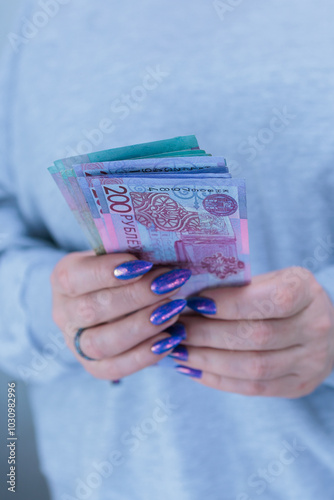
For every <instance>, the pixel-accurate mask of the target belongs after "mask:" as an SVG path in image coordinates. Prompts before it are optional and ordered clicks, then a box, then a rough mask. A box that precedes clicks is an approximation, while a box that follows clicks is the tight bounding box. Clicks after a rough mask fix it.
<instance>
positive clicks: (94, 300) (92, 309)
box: [62, 268, 182, 328]
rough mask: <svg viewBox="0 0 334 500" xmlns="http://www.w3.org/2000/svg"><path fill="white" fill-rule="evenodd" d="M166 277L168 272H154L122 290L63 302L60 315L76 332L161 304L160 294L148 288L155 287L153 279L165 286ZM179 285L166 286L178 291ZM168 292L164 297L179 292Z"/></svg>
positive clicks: (117, 289) (100, 291)
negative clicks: (66, 319)
mask: <svg viewBox="0 0 334 500" xmlns="http://www.w3.org/2000/svg"><path fill="white" fill-rule="evenodd" d="M178 272H180V273H181V274H182V270H175V271H174V272H173V276H174V275H175V273H178ZM170 275H171V272H170V271H169V270H168V268H165V269H156V270H154V271H151V272H150V273H148V274H147V275H146V276H144V277H143V278H142V279H141V280H140V281H137V282H135V283H131V284H128V285H126V286H121V287H118V288H105V289H103V290H99V291H97V292H92V293H90V294H85V295H82V296H80V297H75V298H66V300H64V301H63V306H62V311H63V315H64V317H66V318H71V320H72V322H73V323H74V324H76V325H77V326H78V328H79V327H80V328H87V327H90V326H94V325H98V324H101V323H108V322H110V321H113V320H115V319H117V318H121V317H122V316H124V315H127V314H130V313H133V312H135V311H138V310H140V309H143V308H144V307H147V306H150V305H153V304H155V303H157V302H159V301H161V294H160V295H159V294H157V293H156V292H155V293H154V292H153V291H152V288H154V289H155V288H156V287H153V286H152V283H153V284H156V283H157V279H156V278H157V277H159V280H158V282H159V283H160V282H162V281H165V282H166V279H165V277H166V276H167V278H168V279H169V277H170ZM181 281H182V280H180V279H176V280H175V279H174V281H170V280H169V281H168V283H167V284H168V285H174V286H178V287H179V286H180V284H181V283H180V282H181ZM167 288H168V287H167ZM169 288H170V291H167V292H165V293H164V294H163V295H164V297H171V296H172V295H174V294H176V293H177V291H178V289H179V288H173V286H169ZM163 290H165V288H163Z"/></svg>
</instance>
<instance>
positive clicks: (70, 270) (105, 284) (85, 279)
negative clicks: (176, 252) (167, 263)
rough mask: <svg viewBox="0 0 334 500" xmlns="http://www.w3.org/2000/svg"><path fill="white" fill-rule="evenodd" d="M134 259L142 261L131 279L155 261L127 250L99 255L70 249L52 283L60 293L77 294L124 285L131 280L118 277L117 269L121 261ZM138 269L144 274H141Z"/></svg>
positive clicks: (143, 271) (129, 261)
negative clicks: (71, 251)
mask: <svg viewBox="0 0 334 500" xmlns="http://www.w3.org/2000/svg"><path fill="white" fill-rule="evenodd" d="M132 262H137V263H138V262H139V263H142V264H140V269H137V270H136V272H134V270H132V275H133V276H134V277H133V278H132V279H131V283H133V282H134V281H138V280H140V279H141V276H142V275H143V274H145V273H146V272H148V271H149V270H150V269H151V267H152V265H151V264H150V263H147V262H145V261H138V260H137V259H136V257H135V256H134V255H130V254H126V253H123V254H121V253H119V254H108V255H100V256H98V257H97V256H96V255H95V254H93V253H92V252H75V253H71V254H68V255H67V256H66V257H64V258H63V259H62V260H61V261H59V262H58V264H57V266H56V268H55V270H54V272H53V274H52V278H51V281H52V286H53V288H54V290H56V291H57V292H58V293H60V294H63V295H66V296H69V297H77V296H79V295H84V294H86V293H90V292H94V291H96V290H101V289H104V288H113V287H121V286H124V285H126V284H128V283H129V280H123V279H119V278H117V277H116V276H115V275H114V271H115V269H116V268H118V267H119V266H120V265H121V264H124V263H132ZM138 272H140V273H141V274H140V275H138ZM136 274H137V276H136ZM127 277H129V275H128V276H127Z"/></svg>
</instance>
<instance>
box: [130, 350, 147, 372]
mask: <svg viewBox="0 0 334 500" xmlns="http://www.w3.org/2000/svg"><path fill="white" fill-rule="evenodd" d="M146 365H147V354H146V352H145V351H144V350H143V349H135V351H134V353H133V363H132V364H131V368H132V369H133V371H134V372H137V371H138V370H141V369H142V368H144V367H145V366H146Z"/></svg>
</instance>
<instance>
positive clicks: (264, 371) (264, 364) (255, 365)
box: [248, 352, 269, 381]
mask: <svg viewBox="0 0 334 500" xmlns="http://www.w3.org/2000/svg"><path fill="white" fill-rule="evenodd" d="M248 372H249V375H250V377H251V379H252V380H253V381H259V380H262V379H265V378H267V377H268V375H269V363H268V361H267V357H266V356H265V355H263V354H262V353H261V352H255V353H254V354H253V355H252V356H251V358H250V362H249V367H248Z"/></svg>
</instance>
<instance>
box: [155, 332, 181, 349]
mask: <svg viewBox="0 0 334 500" xmlns="http://www.w3.org/2000/svg"><path fill="white" fill-rule="evenodd" d="M182 340H183V337H182V336H178V335H175V336H172V337H167V338H165V339H162V340H158V342H156V343H155V344H153V345H152V347H151V351H152V352H153V353H154V354H162V353H164V352H166V351H169V350H170V349H173V347H175V346H176V345H177V344H179V343H180V342H182Z"/></svg>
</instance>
